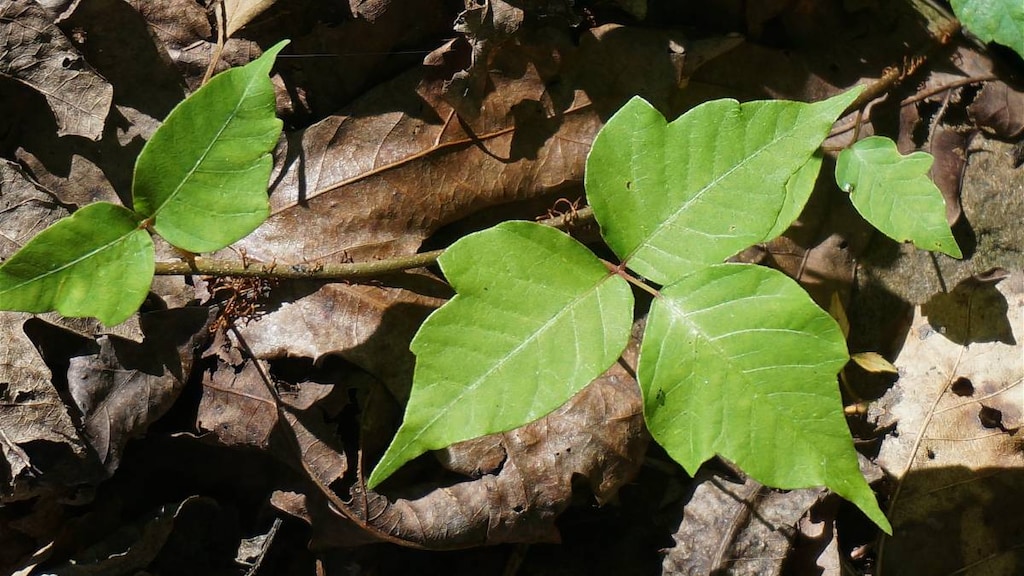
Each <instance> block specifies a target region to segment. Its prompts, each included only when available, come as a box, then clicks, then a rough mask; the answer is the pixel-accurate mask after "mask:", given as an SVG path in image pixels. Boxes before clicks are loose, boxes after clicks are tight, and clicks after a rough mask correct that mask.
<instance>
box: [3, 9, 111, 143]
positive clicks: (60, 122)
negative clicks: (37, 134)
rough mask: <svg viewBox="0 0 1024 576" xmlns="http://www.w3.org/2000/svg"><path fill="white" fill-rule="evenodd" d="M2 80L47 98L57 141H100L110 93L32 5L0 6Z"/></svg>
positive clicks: (51, 22)
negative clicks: (67, 137)
mask: <svg viewBox="0 0 1024 576" xmlns="http://www.w3.org/2000/svg"><path fill="white" fill-rule="evenodd" d="M0 74H3V75H5V76H9V77H11V78H14V79H15V80H17V81H19V82H22V83H24V84H26V85H28V86H31V87H32V88H33V89H34V90H36V91H38V92H39V93H40V94H42V95H43V97H45V98H46V101H47V103H48V104H49V105H50V109H51V110H52V111H53V114H54V117H55V118H56V120H57V127H58V133H59V134H60V135H61V136H64V135H76V136H84V137H85V138H89V139H90V140H98V139H99V138H100V135H101V134H102V133H103V123H104V120H105V119H106V117H107V112H108V111H109V110H110V103H111V99H112V98H113V93H114V89H113V87H112V86H111V85H110V84H108V83H107V82H106V80H104V79H103V78H102V77H100V76H99V75H98V74H96V72H94V71H93V70H92V68H90V67H89V65H88V64H87V63H86V62H85V60H84V59H83V58H82V56H81V55H80V54H79V53H78V51H77V50H75V48H74V46H72V44H71V43H70V42H69V41H68V39H67V38H65V36H64V33H63V32H61V31H60V29H59V28H58V27H57V26H56V25H54V23H53V21H52V16H51V15H50V14H49V13H48V12H47V11H46V10H44V9H43V8H42V7H41V6H39V5H38V4H37V3H36V2H33V1H31V0H9V1H7V2H4V3H3V5H2V6H0Z"/></svg>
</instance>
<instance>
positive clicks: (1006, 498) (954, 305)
mask: <svg viewBox="0 0 1024 576" xmlns="http://www.w3.org/2000/svg"><path fill="white" fill-rule="evenodd" d="M963 294H964V296H965V297H964V298H951V299H948V300H947V301H946V302H945V305H946V306H947V307H948V309H947V310H945V311H944V313H945V315H944V318H945V322H949V324H948V325H949V326H951V327H952V326H959V327H961V328H963V331H962V332H960V333H959V334H958V335H957V336H958V338H956V339H951V337H947V335H946V334H944V333H943V332H944V331H946V332H950V331H951V330H953V329H952V328H951V329H946V330H944V328H945V326H942V325H937V323H936V322H935V321H934V320H931V319H930V318H928V317H925V316H923V315H922V313H921V311H920V310H919V311H918V312H917V313H916V315H915V319H914V323H913V326H912V327H911V330H910V334H909V335H908V337H907V341H906V343H905V345H904V347H903V350H902V352H901V354H900V356H899V358H897V360H896V365H897V366H898V367H899V369H900V379H899V380H898V381H897V382H896V384H895V385H894V386H893V387H892V389H891V390H890V391H889V392H888V393H887V394H886V395H885V396H884V397H883V398H882V400H881V401H880V402H879V403H878V405H877V406H874V407H873V411H874V413H875V415H876V416H878V422H879V425H881V426H894V427H895V431H896V433H897V434H894V435H891V436H889V437H887V438H886V439H885V440H884V442H883V444H882V449H881V452H880V454H879V457H878V463H879V464H880V465H881V466H882V467H883V468H884V469H885V470H886V472H887V473H888V474H889V475H890V476H891V477H892V478H893V481H894V482H895V488H894V491H893V494H892V496H891V498H890V503H889V511H888V514H889V518H890V520H891V521H892V524H893V528H894V535H893V536H892V537H889V538H885V539H884V540H883V541H882V543H881V547H880V548H879V553H878V568H879V569H878V572H877V573H878V574H883V573H884V574H903V573H907V567H913V573H916V574H948V573H951V572H955V571H961V570H962V571H964V572H965V573H972V574H991V575H1001V574H1005V575H1007V576H1009V575H1011V574H1020V573H1021V571H1022V570H1024V553H1022V549H1021V547H1020V534H1022V533H1024V516H1022V515H1021V514H1016V513H1008V512H1009V511H1011V510H1024V449H1022V446H1024V443H1022V442H1021V438H1020V435H1021V431H1022V430H1024V361H1022V358H1024V356H1022V347H1021V343H1020V338H1021V337H1022V336H1024V331H1022V328H1024V276H1022V275H1021V274H1020V273H1019V272H1017V273H1015V274H1014V275H1012V276H1010V277H1009V278H1007V279H1006V280H1003V281H1002V282H1001V283H1000V284H999V285H998V290H996V288H995V287H993V285H992V283H991V282H988V283H984V282H974V288H973V289H972V290H968V291H965V292H963ZM995 295H998V298H999V299H1001V300H1002V301H1003V306H1004V307H1003V308H1002V310H1003V311H1004V315H1003V316H1002V318H1000V317H999V314H992V313H989V312H990V311H989V309H990V308H991V306H992V305H993V303H994V296H995ZM934 312H935V311H934V310H933V315H934ZM954 318H955V319H956V320H955V321H954V320H953V319H954ZM994 322H995V323H997V324H1004V323H1005V324H1006V325H1008V326H1009V327H1011V330H1012V333H1011V334H1010V337H1009V338H1008V339H1007V338H1001V339H993V338H989V337H986V336H985V335H986V334H993V333H998V332H999V330H998V326H997V327H993V326H992V324H993V323H994ZM979 337H980V338H979Z"/></svg>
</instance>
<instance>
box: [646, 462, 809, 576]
mask: <svg viewBox="0 0 1024 576" xmlns="http://www.w3.org/2000/svg"><path fill="white" fill-rule="evenodd" d="M824 494H825V490H824V489H820V488H808V489H803V490H791V491H789V492H778V491H775V490H771V489H768V488H765V487H764V486H762V485H761V484H759V483H757V482H756V481H754V480H751V479H749V478H747V479H745V480H742V481H737V480H728V479H725V478H722V477H721V476H717V475H715V474H712V473H708V472H701V473H700V474H698V475H697V477H696V478H694V480H693V490H692V493H691V495H690V498H689V501H688V502H687V503H686V507H685V509H684V513H683V520H682V522H681V523H680V524H679V530H677V531H676V533H675V534H673V535H672V538H673V539H674V540H675V542H676V545H675V546H673V547H672V548H671V549H669V551H668V554H667V555H666V556H665V560H664V561H663V562H662V574H693V575H694V576H696V575H698V574H719V573H721V574H744V575H746V574H749V575H751V576H763V575H771V574H783V567H784V566H785V564H786V559H787V557H788V556H789V554H790V552H791V549H792V547H793V545H794V540H795V538H796V536H797V534H798V530H797V525H798V523H799V522H800V519H801V517H803V516H804V515H805V514H806V513H807V511H808V510H809V509H810V508H811V506H812V505H814V503H815V502H817V501H818V499H819V498H821V497H822V496H823V495H824Z"/></svg>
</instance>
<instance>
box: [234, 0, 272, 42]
mask: <svg viewBox="0 0 1024 576" xmlns="http://www.w3.org/2000/svg"><path fill="white" fill-rule="evenodd" d="M273 3H274V0H224V12H225V13H226V14H227V20H226V21H225V22H224V36H226V37H230V36H232V35H234V33H235V32H237V31H238V30H239V29H240V28H241V27H243V26H245V25H246V24H248V23H249V22H252V20H253V18H255V17H257V16H259V15H260V14H261V13H263V11H264V10H266V9H267V8H270V6H271V5H272V4H273Z"/></svg>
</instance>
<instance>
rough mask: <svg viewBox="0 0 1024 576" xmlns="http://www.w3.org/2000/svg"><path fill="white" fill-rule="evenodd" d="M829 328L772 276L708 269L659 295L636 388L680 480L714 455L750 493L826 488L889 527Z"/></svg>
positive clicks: (836, 339) (835, 332)
mask: <svg viewBox="0 0 1024 576" xmlns="http://www.w3.org/2000/svg"><path fill="white" fill-rule="evenodd" d="M847 360H848V355H847V352H846V343H845V341H844V339H843V334H842V332H841V331H840V329H839V326H837V325H836V323H835V321H834V320H833V319H832V318H831V317H830V316H829V315H828V314H826V313H825V312H824V311H823V310H821V309H820V308H818V307H817V306H816V305H815V304H814V302H813V301H812V300H811V299H810V297H809V296H808V295H807V293H806V292H804V291H803V289H802V288H800V286H799V285H797V284H796V283H795V282H793V281H792V280H791V279H789V278H788V277H786V276H785V275H784V274H782V273H781V272H778V271H776V270H772V269H769V268H763V267H759V266H753V265H747V264H718V265H714V266H710V267H708V268H705V269H702V270H700V271H698V272H696V273H694V274H691V275H688V276H686V277H684V278H683V279H681V280H680V281H679V282H677V283H675V284H672V285H670V286H667V287H665V288H663V289H662V291H661V297H660V298H658V299H656V300H655V301H654V304H653V306H652V308H651V312H650V316H649V317H648V320H647V328H646V332H645V334H644V340H643V344H642V345H641V350H640V360H639V365H638V368H637V377H638V380H639V381H640V388H641V391H642V392H643V397H644V416H645V418H646V420H647V426H648V428H649V429H650V431H651V435H652V436H653V437H654V439H655V440H657V441H658V443H659V444H661V445H662V446H663V447H664V448H665V450H666V451H667V452H668V453H669V454H670V455H671V456H672V458H674V459H675V460H676V461H678V462H679V463H680V464H682V465H683V467H684V468H685V469H686V470H687V471H688V472H689V473H690V474H693V473H695V472H696V470H697V468H698V467H699V466H700V465H701V463H703V462H704V461H706V460H707V459H709V458H711V457H712V456H714V455H715V454H719V455H721V456H723V457H724V458H727V459H729V460H731V461H732V462H734V463H736V465H738V466H739V467H740V468H742V469H743V470H744V471H745V472H746V473H747V474H749V475H750V476H751V477H753V478H755V479H756V480H758V481H759V482H762V483H764V484H767V485H769V486H774V487H777V488H784V489H792V488H802V487H808V486H819V485H825V486H828V487H829V488H830V489H832V490H833V491H835V492H836V493H838V494H839V495H841V496H843V497H844V498H846V499H848V500H850V501H852V502H853V503H855V504H856V505H857V506H859V507H860V508H861V509H862V510H863V511H864V512H865V513H866V514H867V515H868V516H869V517H870V518H871V519H872V520H874V521H875V522H876V523H878V525H879V526H882V527H883V528H885V529H888V528H889V524H888V522H887V521H886V519H885V516H884V515H883V514H882V512H881V510H879V508H878V504H877V503H876V501H875V497H874V494H873V492H872V491H871V488H870V487H869V486H868V485H867V483H866V482H865V481H864V478H863V477H862V476H861V474H860V469H859V467H858V465H857V455H856V452H855V451H854V449H853V442H852V440H851V438H850V431H849V429H848V428H847V425H846V420H845V418H844V416H843V404H842V401H841V398H840V395H839V389H838V384H837V382H836V373H837V372H838V371H839V370H840V369H841V368H842V367H843V365H844V364H845V363H846V361H847Z"/></svg>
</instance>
